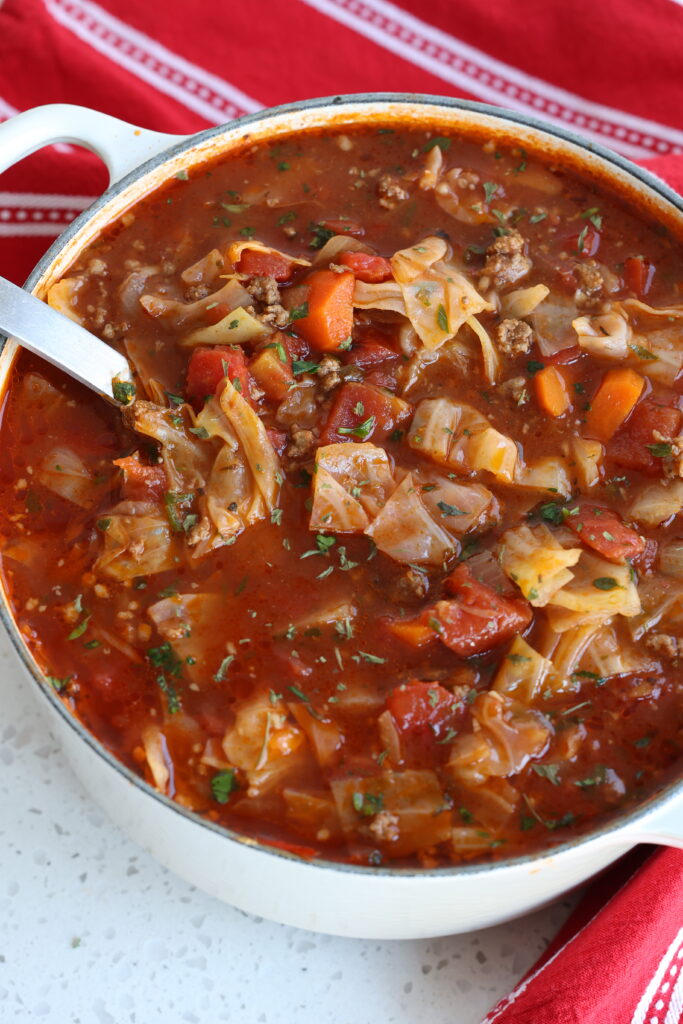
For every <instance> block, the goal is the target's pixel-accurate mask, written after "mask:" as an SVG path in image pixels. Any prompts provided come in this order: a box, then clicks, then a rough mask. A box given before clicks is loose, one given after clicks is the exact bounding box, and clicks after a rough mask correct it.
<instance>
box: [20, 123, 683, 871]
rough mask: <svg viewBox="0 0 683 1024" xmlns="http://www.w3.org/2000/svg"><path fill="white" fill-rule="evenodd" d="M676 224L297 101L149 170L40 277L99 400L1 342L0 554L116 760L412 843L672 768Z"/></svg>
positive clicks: (602, 195)
mask: <svg viewBox="0 0 683 1024" xmlns="http://www.w3.org/2000/svg"><path fill="white" fill-rule="evenodd" d="M681 267H682V261H681V249H680V246H679V245H678V243H677V242H676V241H675V240H674V239H673V238H672V237H671V236H670V234H669V233H668V232H667V231H666V230H665V229H663V228H662V227H661V226H660V225H657V224H654V223H650V222H648V221H646V220H644V219H643V217H642V216H640V215H639V214H637V213H636V212H634V211H632V210H629V209H628V208H627V207H625V205H624V204H623V202H622V201H621V200H620V199H619V198H618V197H617V196H614V195H610V194H609V193H607V192H606V191H604V190H602V189H600V188H598V187H597V186H595V185H594V184H592V183H590V182H588V181H584V180H581V179H580V178H578V177H577V176H576V175H575V174H574V173H572V172H570V171H567V170H566V169H563V168H562V167H557V166H551V165H549V164H547V163H546V162H544V161H543V160H542V159H540V158H539V157H538V156H536V155H533V154H531V153H526V152H525V151H524V150H522V149H520V148H515V147H514V146H511V145H509V144H506V145H502V144H498V143H496V142H495V141H490V140H488V141H487V140H474V139H468V138H458V137H451V136H438V135H435V134H434V133H433V132H430V131H418V130H416V129H414V128H406V129H405V130H399V129H397V128H395V127H393V128H390V127H381V126H380V127H377V126H371V127H365V128H354V129H353V130H349V131H345V132H344V131H339V130H335V131H331V132H327V133H325V132H322V133H310V134H304V135H299V136H292V137H287V138H284V139H278V140H276V141H274V142H273V143H271V144H266V143H264V144H258V145H255V146H249V145H248V144H245V148H244V149H243V151H241V152H239V153H237V154H232V155H230V156H229V157H227V158H224V159H222V160H217V161H214V162H212V163H209V164H206V165H205V166H203V167H201V168H199V169H191V170H190V171H189V172H186V171H182V172H180V173H179V174H177V175H176V178H175V179H173V180H172V181H171V182H169V183H167V184H166V185H165V186H164V187H162V188H161V189H159V190H158V191H156V192H155V193H153V194H152V195H150V196H148V197H147V198H145V199H144V200H143V201H141V202H140V203H138V204H137V205H136V206H135V207H134V208H133V209H131V210H130V211H129V212H128V213H126V214H125V215H123V216H122V217H121V218H120V219H119V220H118V221H117V222H116V223H114V224H112V225H111V227H110V228H109V229H108V230H107V231H106V232H105V233H104V234H103V235H102V236H101V237H99V238H98V239H97V241H95V242H94V243H93V244H92V245H91V246H90V247H89V248H88V249H87V251H85V252H83V253H82V254H81V255H80V256H79V257H78V259H77V261H76V262H75V263H74V264H73V265H72V267H71V268H70V269H69V271H68V272H67V274H66V275H65V276H64V277H63V279H62V280H60V281H59V282H58V283H56V284H55V285H53V286H52V288H51V290H50V292H49V296H48V300H49V302H50V304H51V305H52V306H53V307H54V308H56V309H58V310H59V311H60V312H62V313H64V314H66V315H67V316H70V317H71V318H72V319H74V320H77V321H78V322H79V323H81V324H83V325H84V326H85V327H86V328H87V329H89V330H90V331H92V332H93V333H95V334H97V335H98V336H99V337H101V338H103V339H104V340H106V341H108V342H109V343H110V344H112V345H113V346H115V347H116V348H117V349H119V350H120V351H122V352H123V353H125V355H126V356H127V357H128V359H129V360H130V363H131V365H132V367H133V369H134V373H135V381H136V387H135V393H133V389H132V388H126V387H125V386H124V387H123V388H119V391H118V397H119V398H120V399H121V401H122V402H123V403H127V404H126V405H125V408H124V409H123V412H121V411H119V410H115V409H112V408H109V407H108V406H106V405H105V404H104V403H103V402H102V401H101V400H98V399H97V398H95V397H93V396H92V395H91V394H89V393H87V392H86V391H85V390H84V389H83V388H82V387H80V386H79V385H78V384H76V383H75V382H74V381H72V380H69V379H66V378H65V377H64V376H63V375H62V374H60V373H59V372H58V371H56V370H54V369H52V368H50V367H49V366H47V365H46V364H44V363H42V362H41V361H39V360H38V359H36V358H35V357H32V356H30V355H29V354H27V353H24V352H22V353H21V355H20V357H19V358H18V360H17V362H16V364H15V367H14V370H13V372H12V377H11V382H10V386H9V391H8V396H7V399H6V402H5V405H4V411H3V418H2V428H1V429H2V445H1V447H0V488H1V492H2V501H1V503H0V508H1V512H0V531H1V535H2V553H1V562H2V572H3V579H4V584H5V587H6V589H7V592H8V594H9V595H10V599H11V603H12V606H13V609H14V612H15V616H16V620H17V623H18V626H19V629H20V630H21V633H22V635H23V636H24V638H25V640H26V642H27V644H28V646H29V647H30V649H31V651H32V652H33V654H34V656H35V658H36V660H37V661H38V663H39V664H40V665H41V667H43V669H44V671H45V674H46V677H47V682H48V684H49V685H51V686H52V687H54V689H55V690H56V691H57V692H58V693H59V694H60V696H61V698H62V700H63V701H64V702H65V704H66V705H67V706H68V707H69V709H70V710H71V711H72V713H73V714H74V715H76V716H77V717H78V718H79V720H81V721H82V722H83V723H84V724H85V726H86V727H87V728H88V729H89V730H91V731H92V732H93V733H94V734H95V735H96V736H97V737H98V738H99V740H100V741H101V742H102V743H103V744H104V745H105V746H106V747H107V749H109V750H111V751H112V752H113V753H114V754H115V755H116V756H117V757H118V758H120V760H121V761H123V762H124V763H125V764H126V765H127V766H128V767H129V768H131V769H133V770H134V771H136V772H137V773H139V774H140V775H141V776H142V777H144V778H145V779H146V780H147V781H148V782H150V783H151V784H152V785H153V786H155V787H156V788H157V789H158V790H159V791H160V792H161V793H164V794H166V795H168V796H170V797H172V798H173V799H174V800H176V801H178V802H179V803H180V804H182V805H183V806H184V807H187V808H190V809H192V810H194V811H196V812H198V813H200V814H202V815H205V816H207V817H209V818H210V819H211V820H213V821H215V822H219V823H221V824H223V825H225V826H226V827H230V828H232V829H235V830H237V831H239V832H242V833H245V834H248V835H251V836H255V837H258V838H259V839H261V840H263V841H264V842H266V843H270V844H272V845H274V846H279V847H284V848H286V849H289V850H293V851H294V852H296V853H299V854H301V855H302V856H305V857H326V858H330V859H335V860H348V861H352V862H354V863H359V864H370V865H377V864H382V863H392V864H396V865H411V864H419V865H422V866H423V867H426V868H429V867H435V866H441V865H445V864H451V863H460V862H463V861H470V860H473V859H486V858H495V857H501V856H510V855H514V854H519V853H522V852H525V851H528V850H533V849H538V848H541V847H544V846H548V845H550V844H553V843H556V842H558V841H560V840H563V839H566V838H567V837H568V836H570V835H573V834H576V833H579V832H581V831H585V830H587V829H589V828H592V827H594V826H595V825H596V823H598V822H599V821H600V820H602V819H605V818H606V817H607V816H609V815H611V814H614V813H615V812H618V811H621V810H623V809H624V808H626V807H629V806H631V805H633V804H634V803H635V802H637V801H639V800H642V799H643V798H644V797H645V796H646V795H648V794H649V793H651V792H653V791H654V790H656V789H657V788H658V787H660V786H661V785H663V784H664V783H665V782H666V781H668V780H669V779H670V778H671V776H672V774H673V773H675V771H676V770H677V764H678V759H679V750H680V728H681V714H680V710H681V701H680V689H681V685H680V669H679V666H678V661H679V656H680V654H681V651H683V639H682V638H683V533H681V529H680V526H679V518H678V517H679V514H680V513H681V510H682V509H683V479H681V476H682V473H683V468H682V467H683V437H681V436H679V435H681V434H683V430H681V426H682V423H683V413H682V411H681V409H682V408H683V406H682V402H681V385H680V382H679V376H680V371H681V367H682V365H683V297H682V295H681V287H682V285H683V274H682V271H681Z"/></svg>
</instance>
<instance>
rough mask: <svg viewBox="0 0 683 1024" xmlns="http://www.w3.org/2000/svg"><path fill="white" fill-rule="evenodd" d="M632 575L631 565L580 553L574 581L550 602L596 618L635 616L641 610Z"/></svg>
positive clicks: (558, 592) (559, 591)
mask: <svg viewBox="0 0 683 1024" xmlns="http://www.w3.org/2000/svg"><path fill="white" fill-rule="evenodd" d="M631 575H632V570H631V566H630V565H617V564H615V563H614V562H607V561H606V560H605V559H604V558H598V557H597V556H596V555H594V554H590V553H589V552H588V551H583V552H581V557H580V559H579V561H578V563H577V564H576V567H575V569H574V577H573V579H571V580H570V581H569V582H567V583H566V584H564V585H563V586H562V587H561V589H559V590H556V591H555V592H554V593H553V594H552V596H551V598H550V602H551V603H552V604H553V605H559V606H560V607H561V608H568V609H569V610H570V611H576V612H590V613H592V614H595V615H604V614H605V613H607V614H609V615H625V616H630V615H637V614H638V613H639V612H640V610H641V607H640V598H639V597H638V588H637V587H636V584H635V582H634V581H633V579H632V578H631Z"/></svg>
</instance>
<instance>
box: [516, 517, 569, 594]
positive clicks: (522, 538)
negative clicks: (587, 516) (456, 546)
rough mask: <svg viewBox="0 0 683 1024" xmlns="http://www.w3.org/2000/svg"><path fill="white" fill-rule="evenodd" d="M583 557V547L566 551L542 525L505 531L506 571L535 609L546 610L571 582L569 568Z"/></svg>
mask: <svg viewBox="0 0 683 1024" xmlns="http://www.w3.org/2000/svg"><path fill="white" fill-rule="evenodd" d="M581 554H582V552H581V548H563V547H562V545H561V544H558V542H557V540H556V539H555V537H554V536H553V534H552V533H551V532H550V530H549V529H548V528H547V527H546V526H544V525H543V524H542V523H539V525H538V526H534V527H530V526H526V525H524V524H522V525H521V526H516V527H515V528H514V529H512V530H506V532H505V533H504V534H503V535H502V537H501V540H500V556H499V557H500V564H501V566H502V567H503V572H504V573H505V575H506V576H508V577H509V579H511V580H512V581H513V582H514V583H516V584H517V586H518V587H519V589H520V590H521V591H522V593H523V594H524V597H525V598H526V599H527V601H529V603H530V604H532V605H533V606H534V607H535V608H543V607H544V606H545V605H546V604H548V602H549V601H551V600H553V599H554V596H555V594H556V593H557V592H558V591H559V590H560V589H561V588H562V587H564V586H565V585H566V584H568V583H569V582H570V581H571V580H572V578H573V574H572V573H571V572H570V571H569V566H573V565H576V563H577V562H578V561H579V558H580V557H581Z"/></svg>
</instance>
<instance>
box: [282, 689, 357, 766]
mask: <svg viewBox="0 0 683 1024" xmlns="http://www.w3.org/2000/svg"><path fill="white" fill-rule="evenodd" d="M288 708H289V711H290V713H291V714H292V715H293V716H294V718H295V719H296V721H297V724H298V725H300V726H301V728H302V729H303V731H304V732H305V734H306V736H307V738H308V742H309V743H310V745H311V749H312V750H313V753H314V754H315V757H316V760H317V761H318V764H319V765H320V767H321V768H330V767H332V766H333V765H334V764H336V763H337V762H338V761H339V759H340V756H341V750H342V747H343V746H344V734H343V733H342V731H341V729H340V728H339V726H338V725H337V723H336V722H333V721H332V720H331V719H328V718H322V717H320V716H319V715H313V714H312V713H311V711H310V710H309V708H307V707H306V705H305V704H289V705H288Z"/></svg>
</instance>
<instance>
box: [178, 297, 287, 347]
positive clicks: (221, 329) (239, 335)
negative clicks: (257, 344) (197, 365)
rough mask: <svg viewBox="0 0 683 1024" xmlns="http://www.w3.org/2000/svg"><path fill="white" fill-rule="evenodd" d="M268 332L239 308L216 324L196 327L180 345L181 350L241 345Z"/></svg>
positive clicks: (253, 317) (264, 326)
mask: <svg viewBox="0 0 683 1024" xmlns="http://www.w3.org/2000/svg"><path fill="white" fill-rule="evenodd" d="M270 331H271V328H270V327H267V326H266V324H263V323H261V321H260V320H257V319H256V317H255V316H252V315H251V313H247V311H246V309H242V307H241V306H240V307H238V308H237V309H232V310H231V311H230V312H229V313H227V314H226V315H225V316H224V317H223V319H222V320H219V321H218V323H216V324H209V325H208V326H207V327H198V328H196V330H194V331H191V332H190V333H189V334H186V335H185V337H184V338H182V339H181V341H180V344H181V345H182V346H183V348H194V347H195V345H243V344H244V343H245V342H251V341H257V340H258V339H259V338H263V337H264V336H265V335H266V334H269V333H270Z"/></svg>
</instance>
